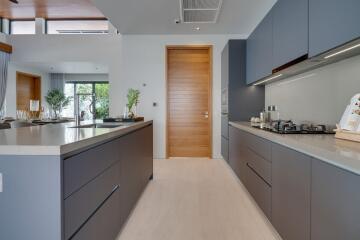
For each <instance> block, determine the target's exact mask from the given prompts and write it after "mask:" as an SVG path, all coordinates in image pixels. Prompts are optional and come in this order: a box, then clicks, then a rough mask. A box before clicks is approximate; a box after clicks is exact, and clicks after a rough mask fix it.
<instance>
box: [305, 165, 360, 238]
mask: <svg viewBox="0 0 360 240" xmlns="http://www.w3.org/2000/svg"><path fill="white" fill-rule="evenodd" d="M359 186H360V176H359V175H355V174H353V173H350V172H347V171H345V170H342V169H339V168H337V167H334V166H331V165H329V164H327V163H324V162H322V161H320V160H316V159H314V160H313V163H312V192H311V239H312V240H339V239H346V240H358V239H360V187H359Z"/></svg>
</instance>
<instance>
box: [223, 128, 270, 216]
mask: <svg viewBox="0 0 360 240" xmlns="http://www.w3.org/2000/svg"><path fill="white" fill-rule="evenodd" d="M255 143H258V145H257V146H255V145H256V144H255ZM259 143H260V144H259ZM268 145H269V146H271V145H270V143H269V142H267V141H265V140H264V141H263V139H260V138H258V137H256V136H254V135H252V134H249V133H246V132H244V131H242V130H239V129H237V128H235V127H232V126H230V128H229V165H230V167H231V168H232V169H233V171H234V172H235V174H236V175H237V176H238V177H239V179H240V180H241V182H242V183H243V184H244V186H245V187H246V188H247V190H248V191H249V193H250V194H251V196H252V197H253V198H254V200H255V201H256V202H257V204H258V205H259V207H260V208H261V209H262V210H263V212H264V213H265V215H266V216H267V217H268V218H271V162H269V161H268V160H266V159H265V158H263V157H262V156H261V154H264V153H265V152H266V151H267V149H268ZM252 149H255V151H254V150H252ZM256 150H258V151H259V152H260V153H261V154H258V153H257V152H256ZM267 158H268V159H270V156H268V157H267Z"/></svg>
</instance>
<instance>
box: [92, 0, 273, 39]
mask: <svg viewBox="0 0 360 240" xmlns="http://www.w3.org/2000/svg"><path fill="white" fill-rule="evenodd" d="M92 1H93V2H94V4H95V5H96V6H97V8H98V9H99V10H100V11H102V12H103V14H104V15H105V16H106V17H107V18H108V19H109V20H110V21H111V23H112V24H113V25H114V26H115V27H116V28H117V29H118V30H119V31H120V33H122V34H242V35H244V36H248V35H249V34H250V33H251V32H252V30H253V29H254V28H255V27H256V26H257V24H258V23H259V22H260V21H261V20H262V18H263V17H264V16H265V15H266V13H267V12H268V11H269V10H270V9H271V7H272V6H273V5H274V4H275V2H276V0H223V4H222V9H221V11H220V15H219V19H218V22H217V23H215V24H211V23H202V24H190V23H189V24H188V23H186V24H184V23H183V24H175V22H174V20H175V19H179V18H180V0H92ZM197 26H198V27H200V31H196V30H194V28H195V27H197Z"/></svg>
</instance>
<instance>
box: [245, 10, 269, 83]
mask: <svg viewBox="0 0 360 240" xmlns="http://www.w3.org/2000/svg"><path fill="white" fill-rule="evenodd" d="M272 59H273V16H272V11H270V12H269V13H268V14H267V15H266V17H265V18H264V19H263V20H262V22H261V23H260V24H259V25H258V26H257V28H256V29H255V30H254V32H253V33H252V34H251V35H250V37H249V38H248V40H247V59H246V82H247V84H251V83H253V82H256V81H257V80H260V79H261V78H264V77H266V76H269V75H271V73H272V69H273V63H272Z"/></svg>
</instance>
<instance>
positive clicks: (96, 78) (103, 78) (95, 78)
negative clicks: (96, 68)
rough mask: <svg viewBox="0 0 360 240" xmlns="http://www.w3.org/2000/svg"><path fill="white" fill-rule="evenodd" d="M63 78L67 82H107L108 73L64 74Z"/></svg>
mask: <svg viewBox="0 0 360 240" xmlns="http://www.w3.org/2000/svg"><path fill="white" fill-rule="evenodd" d="M64 79H65V81H67V82H69V81H70V82H71V81H72V82H75V81H86V82H108V81H109V75H108V74H69V73H66V74H64Z"/></svg>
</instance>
